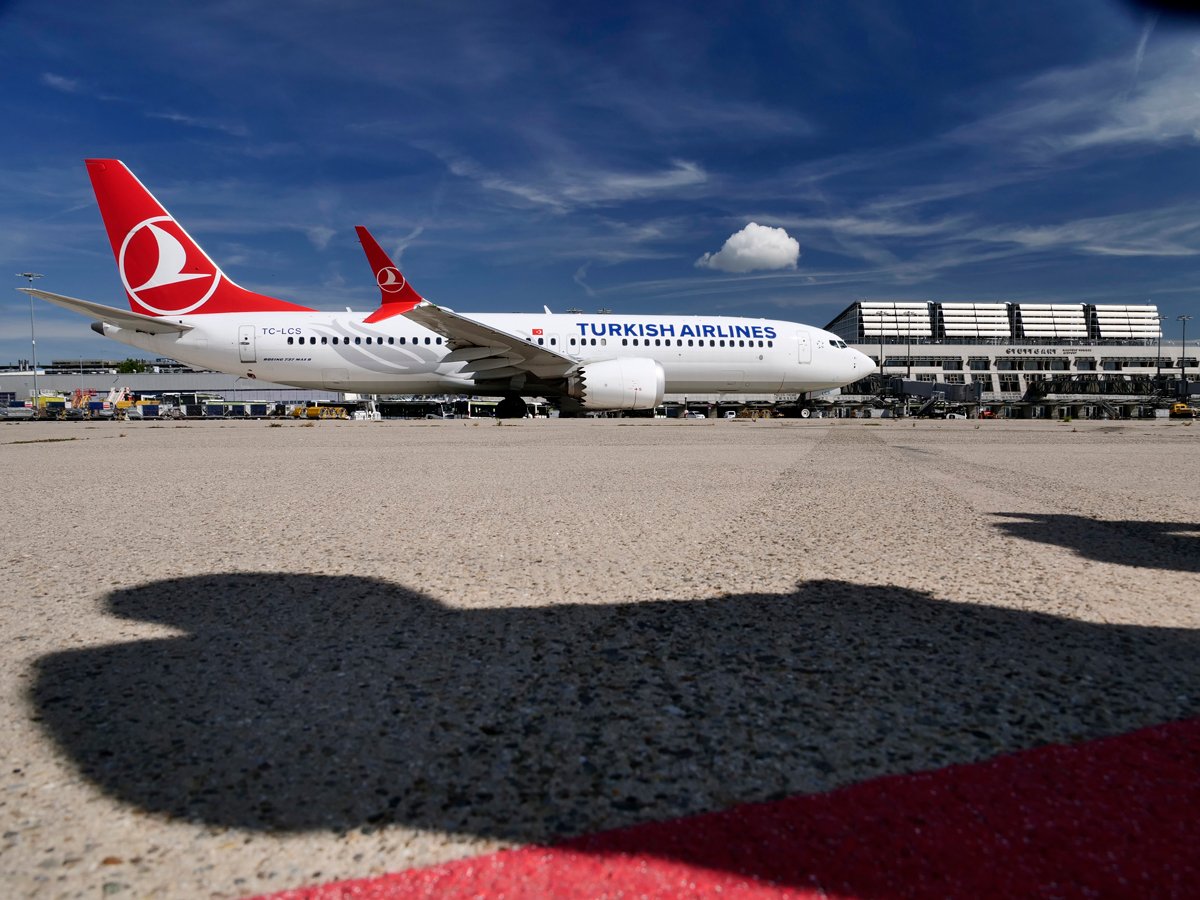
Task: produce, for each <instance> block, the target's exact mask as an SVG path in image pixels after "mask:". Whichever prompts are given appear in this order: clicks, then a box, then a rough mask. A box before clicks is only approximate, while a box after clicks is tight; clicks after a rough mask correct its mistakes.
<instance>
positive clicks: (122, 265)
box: [117, 216, 221, 316]
mask: <svg viewBox="0 0 1200 900" xmlns="http://www.w3.org/2000/svg"><path fill="white" fill-rule="evenodd" d="M185 242H186V243H185ZM189 247H190V248H191V250H190V251H189V249H188V248H189ZM117 268H119V269H120V270H121V281H122V283H123V284H124V285H125V290H127V291H128V292H129V295H130V296H131V297H133V299H134V300H136V301H137V302H138V304H139V305H141V306H143V307H145V308H146V309H147V310H148V311H150V312H152V313H156V314H157V315H160V316H169V315H178V314H181V313H188V312H192V311H193V310H195V309H198V308H199V307H201V306H203V305H204V303H205V302H206V301H207V300H208V298H209V297H211V296H212V294H213V291H215V290H216V289H217V284H218V283H219V282H220V280H221V273H220V271H219V270H218V269H217V267H216V266H215V265H214V264H213V262H212V261H211V260H210V259H209V258H208V257H207V256H205V255H204V254H203V253H202V252H201V251H200V248H198V247H196V245H195V243H194V242H193V241H192V240H191V238H189V237H188V236H187V234H185V233H184V231H183V229H182V228H180V227H179V225H178V223H176V221H175V220H174V219H172V218H171V217H170V216H158V217H156V218H153V219H146V220H145V221H144V222H140V223H139V224H137V225H135V226H134V227H133V228H132V229H131V230H130V232H129V234H127V235H125V240H124V241H123V242H122V243H121V252H120V254H119V256H118V258H117Z"/></svg>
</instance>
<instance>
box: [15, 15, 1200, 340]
mask: <svg viewBox="0 0 1200 900" xmlns="http://www.w3.org/2000/svg"><path fill="white" fill-rule="evenodd" d="M576 6H577V5H576V4H562V3H553V2H529V3H523V2H521V3H518V2H510V3H488V2H467V3H458V2H454V0H449V2H447V0H441V2H435V3H422V2H404V3H356V2H337V3H334V2H292V3H287V4H277V3H266V2H248V0H228V2H210V3H204V4H190V3H170V2H168V3H162V4H158V5H155V6H147V5H146V4H144V3H140V2H139V3H130V2H124V0H115V2H109V3H103V4H100V3H96V4H85V3H78V2H66V3H60V4H50V3H39V2H7V3H6V2H3V0H0V59H2V60H3V69H2V70H0V73H2V79H3V80H2V85H0V86H2V88H3V89H2V90H0V107H2V109H3V121H4V123H5V127H4V128H3V129H2V131H0V179H2V183H3V185H4V189H3V191H0V257H2V258H3V263H4V265H5V266H6V267H7V268H6V271H7V272H8V273H17V272H22V271H27V270H33V271H37V272H44V273H46V278H45V279H43V280H42V281H41V282H40V286H42V287H44V288H45V289H47V290H52V291H57V292H59V293H64V294H69V295H73V296H77V297H84V298H87V299H92V300H97V301H100V302H104V303H110V304H113V305H120V306H122V307H124V306H125V300H124V296H123V294H122V292H121V288H120V282H119V279H118V277H117V273H116V269H115V266H114V264H113V260H112V256H111V252H110V249H109V246H108V243H107V239H106V237H105V233H104V230H103V227H102V225H101V222H100V218H99V215H98V213H97V211H96V207H95V202H94V198H93V196H92V193H91V187H90V184H89V182H88V179H87V174H86V171H85V169H84V166H83V163H82V160H83V159H84V158H85V157H89V156H99V157H109V156H111V157H117V158H120V159H123V160H124V161H125V162H126V163H127V164H128V165H129V166H130V167H131V168H132V169H133V171H134V172H135V173H136V174H137V175H138V176H139V177H140V178H141V179H142V181H143V182H144V183H145V184H146V185H147V186H148V187H150V189H151V190H152V191H154V192H155V194H156V195H157V196H158V198H159V199H160V200H161V201H162V202H163V203H164V205H166V206H167V208H168V209H169V210H170V211H171V212H172V213H173V214H174V215H175V216H176V217H177V218H178V219H179V220H180V222H181V223H182V224H183V225H184V227H185V228H187V229H188V230H189V231H190V232H191V234H192V235H193V236H194V237H195V238H197V240H199V241H200V243H201V244H202V245H203V246H204V247H205V249H206V250H207V251H208V253H209V254H210V255H211V256H212V257H213V258H214V259H215V260H216V262H217V263H218V264H220V265H221V266H222V268H223V269H224V270H225V271H226V272H227V273H228V274H229V275H230V276H231V277H232V278H234V279H235V280H236V281H238V282H239V283H241V284H243V285H245V286H246V287H250V288H253V289H255V290H259V291H263V292H266V293H270V294H273V295H276V296H280V297H284V298H286V299H289V300H294V301H296V302H300V303H304V304H307V305H312V306H317V307H320V308H329V309H341V308H344V307H346V306H350V307H353V308H356V309H363V310H370V309H373V308H374V306H375V305H376V301H377V299H378V293H377V291H376V290H375V288H374V283H373V279H372V277H371V275H370V273H369V272H368V270H367V266H366V263H365V261H364V259H363V257H362V253H361V250H360V248H359V246H358V244H357V241H356V238H355V235H354V226H355V225H358V224H364V225H367V226H368V227H369V228H371V229H372V231H373V232H374V233H375V234H376V236H377V237H378V238H379V240H380V243H382V244H383V245H384V247H385V248H386V249H387V250H389V252H391V253H392V254H393V255H394V256H395V257H397V258H398V260H399V264H400V267H401V269H402V270H403V271H404V273H405V275H406V276H407V277H408V278H409V280H410V281H411V282H412V283H413V284H414V285H415V286H416V287H417V289H418V290H420V291H421V292H422V293H424V294H425V295H426V296H427V297H429V298H430V299H432V300H434V301H436V302H440V303H443V304H445V305H448V306H451V307H453V308H456V309H459V310H462V311H537V310H540V309H541V307H542V305H543V304H548V305H549V306H550V307H551V309H553V310H555V311H564V310H566V309H567V308H569V307H572V306H574V307H579V308H582V309H585V310H587V311H593V310H595V309H598V308H602V307H603V308H608V309H612V310H613V311H615V312H628V313H679V314H685V313H686V314H729V315H763V316H772V317H778V318H788V319H795V320H798V321H804V322H809V323H812V324H816V325H822V324H824V323H825V322H827V321H829V319H831V318H832V317H833V316H834V315H835V314H836V313H837V312H839V311H840V310H841V309H842V308H844V307H845V306H846V305H847V304H849V303H851V302H853V301H854V300H856V299H862V298H873V299H912V300H927V299H928V300H944V301H964V300H980V301H995V300H1014V301H1025V302H1082V301H1087V302H1098V303H1145V302H1153V303H1157V304H1158V305H1159V307H1160V309H1161V311H1162V312H1163V313H1165V314H1167V315H1169V316H1171V319H1172V320H1171V322H1170V323H1169V325H1168V328H1167V335H1168V337H1172V336H1177V335H1178V327H1179V326H1178V323H1176V322H1175V321H1174V317H1175V316H1176V315H1179V314H1181V313H1193V312H1194V313H1200V303H1197V300H1196V293H1195V292H1196V291H1197V290H1200V278H1198V275H1200V202H1198V201H1200V187H1198V185H1197V174H1198V173H1200V25H1197V24H1196V22H1194V21H1193V22H1187V21H1181V20H1177V19H1172V18H1169V17H1157V16H1155V15H1154V14H1152V13H1149V12H1147V11H1145V10H1142V9H1139V8H1137V7H1133V6H1130V5H1127V4H1125V3H1122V2H1119V0H1074V2H1066V0H1041V2H1022V0H1014V2H1013V3H1009V4H995V3H983V2H950V0H947V2H907V3H901V2H884V0H843V2H839V3H801V2H797V0H792V2H756V0H749V2H739V3H736V4H734V3H704V2H690V3H671V2H662V3H654V4H644V3H643V4H625V3H620V2H610V3H604V4H595V5H594V7H595V9H594V10H591V9H585V8H583V7H584V6H587V5H578V6H579V7H580V8H578V9H577V8H574V7H576ZM149 10H153V11H152V12H150V11H149ZM751 223H753V224H754V225H755V226H757V227H755V228H749V226H750V225H751ZM11 282H12V284H13V286H14V287H15V286H16V285H17V284H19V280H18V279H16V278H12V279H11ZM35 312H36V315H37V330H38V359H39V361H41V362H46V361H48V360H50V359H53V358H64V359H69V358H74V357H77V356H87V357H96V356H110V357H117V358H120V357H122V356H124V355H126V352H127V348H125V347H122V346H121V345H118V344H115V343H112V342H110V341H105V340H103V339H102V338H100V337H98V336H96V335H94V334H92V332H90V331H89V330H88V328H87V322H86V321H85V320H84V319H83V318H82V317H78V316H75V315H73V314H71V313H68V312H66V311H62V310H58V309H57V308H54V307H50V306H49V305H46V304H39V305H38V306H37V307H36V309H35ZM1194 327H1195V329H1196V330H1195V332H1194V333H1195V334H1196V336H1197V337H1200V318H1198V319H1197V321H1196V322H1195V323H1194ZM1189 342H1190V336H1189ZM28 350H29V306H28V303H27V301H26V298H25V296H24V295H22V294H18V293H16V292H13V293H12V294H11V296H10V297H9V299H8V300H6V301H5V302H4V304H3V305H0V361H12V360H16V359H17V358H23V357H27V356H28Z"/></svg>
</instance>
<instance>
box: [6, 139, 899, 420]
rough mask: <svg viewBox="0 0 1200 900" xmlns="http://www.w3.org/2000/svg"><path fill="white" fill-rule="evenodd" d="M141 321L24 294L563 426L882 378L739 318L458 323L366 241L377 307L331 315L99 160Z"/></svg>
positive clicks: (164, 340)
mask: <svg viewBox="0 0 1200 900" xmlns="http://www.w3.org/2000/svg"><path fill="white" fill-rule="evenodd" d="M86 165H87V171H88V175H89V177H90V178H91V182H92V187H93V189H94V190H95V193H96V201H97V204H98V206H99V208H100V215H101V218H102V219H103V220H104V226H105V229H106V231H107V233H108V238H109V242H110V244H111V245H112V251H113V255H114V257H115V258H116V262H117V270H118V273H119V274H120V278H121V282H122V284H123V286H124V288H125V293H126V297H127V299H128V301H129V311H125V310H123V309H117V308H114V307H111V306H106V305H104V304H100V303H95V302H92V301H89V300H80V299H76V298H73V297H65V296H62V295H60V294H54V293H50V292H48V291H43V290H38V289H35V288H19V290H22V291H24V292H25V293H27V294H31V295H33V296H35V297H38V298H40V299H42V300H46V301H48V302H50V303H54V304H57V305H59V306H63V307H66V308H67V309H70V310H73V311H75V312H78V313H82V314H83V315H85V316H88V317H89V318H92V319H94V320H95V321H93V323H92V330H93V331H95V332H96V333H97V334H101V335H103V336H104V337H107V338H112V339H113V340H116V341H120V342H121V343H124V344H129V345H130V346H133V347H138V348H140V349H142V350H145V351H148V352H150V353H154V354H155V355H158V356H166V357H170V358H173V359H177V360H179V361H181V362H184V363H187V364H188V365H192V366H196V367H198V368H206V369H211V370H215V371H218V372H225V373H228V374H231V375H238V376H243V377H247V378H257V379H261V380H263V381H270V382H274V383H277V384H286V385H292V386H295V387H300V388H314V389H321V390H332V391H345V392H355V393H360V394H398V393H402V394H466V395H476V396H493V397H496V396H498V397H501V398H503V399H502V401H501V403H500V404H499V409H498V411H497V414H498V415H500V416H504V417H510V416H511V417H518V416H524V415H525V404H524V401H523V400H522V399H521V397H522V396H523V395H524V396H542V397H546V398H547V399H549V400H551V402H553V403H554V404H556V405H558V406H559V408H560V410H561V411H562V413H563V414H565V415H574V414H578V413H580V412H584V411H589V410H646V409H653V408H654V407H656V406H659V405H660V404H661V403H662V402H663V397H664V395H665V394H668V393H669V394H680V395H692V396H695V395H703V394H717V395H720V394H747V393H755V394H778V393H799V394H803V393H808V392H810V391H821V390H826V389H830V388H835V387H840V386H842V385H845V384H849V383H851V382H854V381H857V380H859V379H860V378H863V377H865V376H867V375H869V374H871V373H872V372H873V371H875V365H874V363H873V362H872V361H871V359H870V358H869V357H867V356H865V355H864V354H862V353H860V352H858V351H857V350H854V349H853V348H851V347H849V346H847V345H846V343H845V342H844V341H842V340H841V339H840V338H838V337H837V336H836V335H833V334H831V333H829V332H827V331H823V330H821V329H819V328H814V327H812V326H809V325H802V324H799V323H796V322H786V321H780V320H776V319H760V318H740V317H736V318H735V317H729V316H678V315H661V316H658V315H613V314H604V315H576V314H553V313H551V312H550V311H549V309H546V311H545V312H543V313H458V312H455V311H454V310H452V309H450V308H449V307H445V306H441V305H438V304H435V303H433V302H431V301H429V300H426V299H425V298H424V297H422V296H421V295H420V294H419V293H417V291H416V290H415V289H414V288H413V287H412V286H411V285H410V284H409V283H408V281H407V280H406V279H405V278H404V276H403V275H402V274H401V273H400V270H399V269H398V268H396V266H395V265H394V264H393V263H392V261H391V260H390V259H389V258H388V257H387V254H386V253H384V252H383V250H382V249H381V248H380V247H379V245H378V244H377V243H376V241H375V240H374V238H372V237H371V236H370V234H369V232H367V231H366V229H365V228H361V226H360V228H359V231H358V234H359V238H360V240H361V241H362V244H363V249H364V251H365V252H366V253H367V258H368V261H369V262H370V264H371V267H372V270H373V271H374V272H375V275H376V279H375V280H376V284H377V285H378V286H379V289H380V297H381V303H380V307H379V309H377V310H375V311H374V312H371V313H369V314H365V313H363V312H350V311H347V312H333V311H325V310H317V309H312V308H309V307H306V306H302V305H299V304H296V303H291V302H288V301H286V300H281V299H278V298H275V297H269V296H266V295H264V294H259V293H256V292H254V291H251V290H247V289H246V288H243V287H241V286H240V285H238V284H236V283H235V282H234V281H233V280H232V279H231V278H229V276H228V275H226V274H225V273H224V272H223V271H222V270H221V269H220V267H218V266H217V264H216V263H215V262H213V261H212V259H210V258H209V256H208V255H207V254H206V253H205V252H204V251H203V250H202V249H201V248H200V245H199V244H197V243H196V242H195V241H194V240H193V239H192V238H191V236H189V235H188V233H187V232H186V231H185V230H184V229H183V227H182V226H181V225H180V224H179V223H178V221H177V220H176V219H175V218H174V217H173V216H172V215H171V214H170V213H168V212H167V211H166V209H164V207H163V206H162V205H161V204H160V203H159V202H158V200H156V199H155V198H154V196H153V195H152V194H151V193H150V191H149V190H147V189H146V188H145V187H144V186H143V185H142V183H141V182H140V181H139V180H138V179H137V177H136V176H135V175H134V174H133V172H131V171H130V170H129V168H128V167H127V166H126V165H125V164H124V163H123V162H121V161H120V160H116V159H89V160H86Z"/></svg>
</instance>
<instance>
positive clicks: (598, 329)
mask: <svg viewBox="0 0 1200 900" xmlns="http://www.w3.org/2000/svg"><path fill="white" fill-rule="evenodd" d="M588 327H589V328H591V330H592V334H594V335H595V336H596V337H604V336H605V335H606V334H608V331H606V330H605V328H604V323H603V322H601V323H600V324H599V325H597V324H596V323H595V322H589V323H588Z"/></svg>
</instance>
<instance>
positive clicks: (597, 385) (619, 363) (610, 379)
mask: <svg viewBox="0 0 1200 900" xmlns="http://www.w3.org/2000/svg"><path fill="white" fill-rule="evenodd" d="M666 388H667V376H666V373H665V372H664V371H663V367H662V364H661V363H659V362H657V361H656V360H653V359H604V360H601V361H600V362H592V363H588V364H587V365H585V366H583V367H581V368H580V369H579V371H577V372H576V373H575V374H574V375H572V376H571V377H570V379H569V380H568V382H567V395H568V396H569V397H573V398H574V399H576V400H578V401H579V403H580V405H581V406H583V407H584V408H585V409H654V407H656V406H658V405H659V404H661V403H662V401H663V394H664V393H666Z"/></svg>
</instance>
